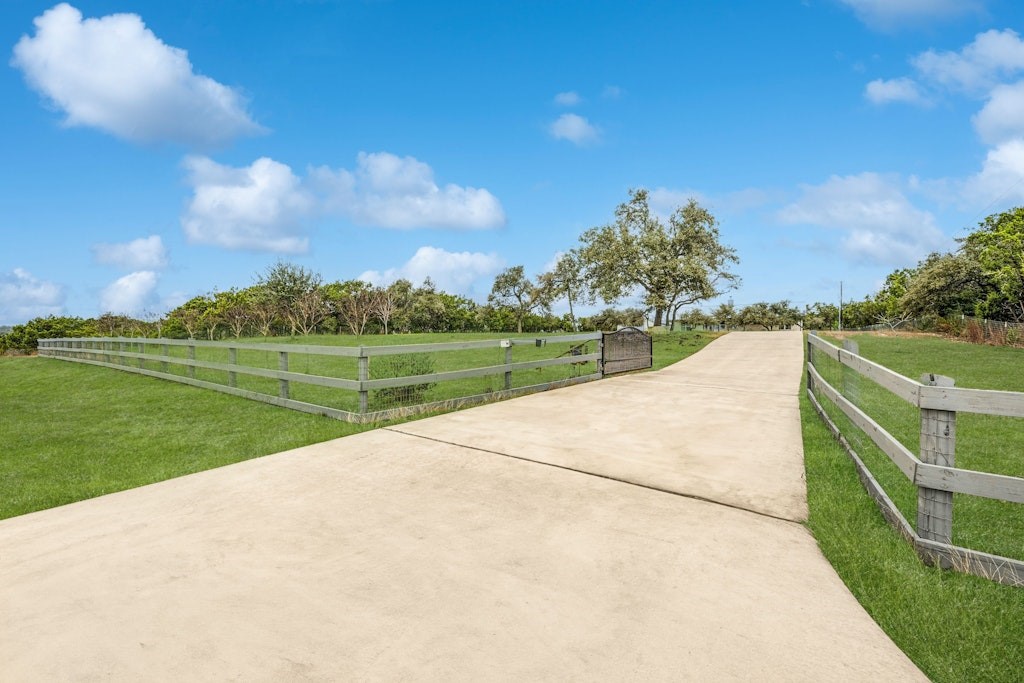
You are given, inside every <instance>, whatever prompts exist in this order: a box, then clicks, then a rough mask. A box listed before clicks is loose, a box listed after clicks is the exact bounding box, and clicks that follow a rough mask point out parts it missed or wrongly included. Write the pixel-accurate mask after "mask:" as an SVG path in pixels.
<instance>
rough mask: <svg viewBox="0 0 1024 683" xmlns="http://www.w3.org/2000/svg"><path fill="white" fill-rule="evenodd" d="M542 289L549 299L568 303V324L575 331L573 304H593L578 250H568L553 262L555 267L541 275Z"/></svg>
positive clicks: (592, 297) (592, 295)
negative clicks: (563, 299) (545, 290)
mask: <svg viewBox="0 0 1024 683" xmlns="http://www.w3.org/2000/svg"><path fill="white" fill-rule="evenodd" d="M541 280H542V285H541V286H542V287H544V288H546V289H547V290H548V291H549V293H550V295H551V299H552V300H555V299H561V298H563V297H564V298H565V300H566V301H567V302H568V303H569V324H570V327H571V329H573V330H576V329H577V327H578V325H577V323H576V312H575V311H574V310H573V304H577V303H580V304H593V303H594V294H593V292H592V291H591V289H590V288H589V287H587V280H586V276H585V274H584V272H583V260H582V258H581V256H580V252H579V250H578V249H570V250H569V251H567V252H565V253H564V254H562V255H561V256H559V257H558V260H557V261H556V262H555V267H554V268H552V269H551V271H550V272H547V273H544V274H543V275H541Z"/></svg>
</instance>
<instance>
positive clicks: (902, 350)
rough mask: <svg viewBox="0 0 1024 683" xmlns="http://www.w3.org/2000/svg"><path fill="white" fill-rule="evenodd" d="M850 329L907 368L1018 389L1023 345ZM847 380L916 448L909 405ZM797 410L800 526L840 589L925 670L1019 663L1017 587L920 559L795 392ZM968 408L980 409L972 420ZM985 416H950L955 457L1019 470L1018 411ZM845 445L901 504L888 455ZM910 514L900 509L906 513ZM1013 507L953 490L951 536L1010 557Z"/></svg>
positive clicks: (868, 351)
mask: <svg viewBox="0 0 1024 683" xmlns="http://www.w3.org/2000/svg"><path fill="white" fill-rule="evenodd" d="M855 338H856V341H857V342H858V344H859V346H860V353H861V355H862V356H864V357H866V358H869V359H871V360H873V361H875V362H878V363H880V364H882V365H885V366H887V367H889V368H891V369H893V370H896V371H897V372H900V373H901V374H904V375H906V376H909V377H912V378H919V376H920V375H921V374H923V373H924V372H934V373H938V374H944V375H947V376H952V377H954V378H955V379H956V380H957V385H958V386H965V387H973V388H991V389H1004V390H1024V387H1022V386H1020V380H1021V378H1020V377H1012V375H1013V374H1015V373H1013V372H1011V371H1009V368H1013V367H1019V366H1020V363H1021V362H1022V361H1024V351H1022V350H1019V349H1007V348H994V347H983V346H971V345H968V344H960V343H956V342H951V341H946V340H943V339H938V338H932V337H925V336H920V337H913V338H899V337H882V336H878V335H857V336H856V337H855ZM831 372H832V374H831V376H828V375H826V379H828V380H829V381H830V382H831V383H833V384H834V386H837V387H840V386H842V373H841V371H839V370H838V369H837V368H832V369H831ZM823 374H825V373H824V372H823ZM854 386H856V389H855V390H854V392H853V393H855V394H856V397H857V403H858V404H859V405H861V406H862V408H865V409H867V410H868V412H869V413H870V414H872V415H875V414H876V413H877V414H879V415H881V416H883V419H882V420H881V421H882V422H883V426H886V428H887V429H889V430H890V431H891V433H893V435H894V436H897V438H899V439H901V441H902V442H904V443H905V445H907V446H908V447H909V448H911V450H912V451H914V452H916V451H917V445H918V444H917V436H916V430H917V429H918V426H917V417H916V410H913V409H912V408H910V407H909V406H907V407H906V408H904V407H902V406H901V405H899V404H900V403H901V402H900V401H898V400H896V401H895V402H893V401H891V400H890V399H887V398H885V397H884V396H883V395H882V394H880V393H876V392H875V391H874V390H873V389H872V388H871V386H870V383H869V382H860V383H857V384H855V385H854ZM883 393H884V392H883ZM826 405H827V404H826ZM872 410H873V411H874V412H872ZM831 412H832V411H830V413H831ZM801 414H802V420H803V435H804V458H805V463H806V470H807V488H808V503H809V507H810V521H809V523H808V526H809V527H810V528H811V530H812V532H813V533H814V535H815V538H816V539H817V540H818V544H819V546H820V547H821V549H822V551H823V553H824V554H825V556H826V557H827V558H828V559H829V561H830V562H831V563H832V565H833V566H834V567H835V569H836V571H837V573H838V574H839V575H840V576H841V577H842V579H843V581H844V582H845V583H846V585H847V586H848V587H849V588H850V590H851V592H852V593H853V594H854V595H855V596H856V597H857V599H858V600H859V601H860V602H861V604H862V605H864V607H865V609H867V611H868V612H869V613H870V614H871V616H872V617H873V618H874V619H875V621H877V622H878V624H879V625H880V626H881V627H882V628H883V629H884V630H885V631H886V632H887V633H888V634H889V636H890V637H891V638H892V639H893V640H894V641H895V642H896V644H897V645H899V646H900V648H902V649H903V651H904V652H906V653H907V654H908V655H909V656H910V658H911V659H913V660H914V662H915V663H916V664H917V665H918V666H919V667H921V669H922V670H923V671H924V672H925V673H926V674H927V675H928V676H929V677H930V678H931V679H932V680H935V681H1007V682H1009V681H1019V680H1020V676H1021V671H1024V589H1020V588H1013V587H1010V586H1002V585H999V584H995V583H992V582H990V581H988V580H986V579H981V578H977V577H973V576H966V575H963V574H957V573H954V572H948V571H942V570H939V569H935V568H931V567H926V566H924V565H923V564H922V563H921V562H920V560H919V559H918V558H917V555H916V554H915V553H914V551H913V549H912V548H911V546H910V545H909V544H908V543H906V542H905V541H904V540H903V539H902V538H900V537H899V536H898V535H897V534H896V532H895V531H893V530H892V529H891V528H890V527H889V526H888V525H887V524H886V522H885V520H884V519H883V518H882V515H881V513H880V512H879V511H878V508H877V507H876V506H875V503H874V502H873V501H872V500H871V499H870V498H869V497H868V495H867V493H866V492H865V491H864V489H863V487H862V486H861V484H860V481H859V480H858V478H857V474H856V470H855V469H854V467H853V463H852V462H850V460H849V458H848V457H847V455H846V453H845V452H844V451H843V450H842V448H841V447H840V446H839V444H838V443H837V442H836V441H835V440H834V439H833V438H832V435H831V433H830V432H829V431H828V430H827V428H826V427H825V425H824V424H823V423H822V421H821V419H820V418H819V417H818V415H817V414H816V413H815V412H814V409H813V408H812V407H811V405H810V402H809V401H808V400H807V399H806V397H804V396H801ZM968 418H970V419H968ZM975 418H982V419H981V420H980V422H978V423H974V422H973V420H974V419H975ZM833 419H836V418H835V416H834V417H833ZM989 419H991V418H985V416H976V415H975V416H967V415H962V416H958V433H957V442H958V443H957V454H958V464H960V463H962V466H970V467H974V468H975V469H983V470H987V471H996V472H1001V473H1005V474H1016V475H1017V476H1020V474H1019V472H1020V466H1021V457H1022V456H1021V455H1020V454H1021V453H1022V452H1024V451H1022V449H1021V445H1024V420H1018V421H1013V420H1006V419H1002V418H996V419H995V422H994V423H988V420H989ZM837 423H838V424H840V426H841V427H842V429H843V430H844V432H847V433H850V434H855V431H854V429H853V428H851V427H850V425H849V424H848V423H846V424H844V423H843V422H841V421H838V420H837ZM961 446H963V448H962V449H961ZM855 448H856V449H857V451H858V453H859V454H860V455H861V456H862V458H864V460H865V461H866V462H867V463H868V466H869V467H870V468H871V469H872V472H873V473H874V474H875V476H876V478H878V479H879V481H880V482H881V483H882V485H883V486H884V487H885V488H886V490H887V491H888V492H889V494H890V496H891V497H893V498H894V500H895V501H896V502H897V503H898V504H899V506H900V508H901V510H902V511H903V512H904V514H907V513H908V512H913V510H914V509H915V508H916V497H914V498H911V494H913V490H912V489H913V487H910V486H909V483H907V481H906V479H905V478H903V475H902V474H900V473H899V471H898V470H896V468H895V466H893V465H891V464H890V463H889V461H888V458H886V457H885V456H884V455H882V454H880V452H878V451H877V449H875V448H874V446H873V445H869V444H868V443H867V442H866V440H865V439H863V438H856V437H855ZM961 453H962V457H961ZM1014 454H1016V455H1014ZM908 489H910V490H908ZM979 501H980V502H979ZM993 502H994V501H993ZM915 516H916V515H914V514H911V515H910V516H909V519H910V520H911V523H913V521H914V519H915ZM1022 517H1024V510H1022V509H1021V506H1020V505H1015V504H1012V503H1001V504H997V505H995V506H993V505H991V504H990V502H989V501H985V500H984V499H978V498H973V497H970V496H959V495H958V496H957V497H956V501H955V512H954V519H955V522H954V534H955V538H954V540H955V542H957V543H960V544H963V545H968V546H969V547H979V545H980V546H985V547H984V548H980V549H988V550H990V551H1003V554H1009V555H1011V556H1017V557H1020V556H1021V555H1020V548H1021V542H1022V534H1021V531H1020V528H1021V527H1020V523H1021V518H1022Z"/></svg>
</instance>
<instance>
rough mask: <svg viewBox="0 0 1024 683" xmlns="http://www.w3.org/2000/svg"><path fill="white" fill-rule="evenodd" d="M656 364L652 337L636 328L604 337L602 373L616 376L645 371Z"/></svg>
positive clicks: (626, 328)
mask: <svg viewBox="0 0 1024 683" xmlns="http://www.w3.org/2000/svg"><path fill="white" fill-rule="evenodd" d="M653 363H654V357H653V344H652V339H651V335H649V334H647V333H646V332H644V331H643V330H639V329H637V328H635V327H624V328H622V329H621V330H619V331H618V332H608V333H606V334H605V335H604V336H603V337H602V343H601V367H602V370H601V373H602V374H604V375H614V374H616V373H619V372H629V371H630V370H644V369H646V368H649V367H651V365H653Z"/></svg>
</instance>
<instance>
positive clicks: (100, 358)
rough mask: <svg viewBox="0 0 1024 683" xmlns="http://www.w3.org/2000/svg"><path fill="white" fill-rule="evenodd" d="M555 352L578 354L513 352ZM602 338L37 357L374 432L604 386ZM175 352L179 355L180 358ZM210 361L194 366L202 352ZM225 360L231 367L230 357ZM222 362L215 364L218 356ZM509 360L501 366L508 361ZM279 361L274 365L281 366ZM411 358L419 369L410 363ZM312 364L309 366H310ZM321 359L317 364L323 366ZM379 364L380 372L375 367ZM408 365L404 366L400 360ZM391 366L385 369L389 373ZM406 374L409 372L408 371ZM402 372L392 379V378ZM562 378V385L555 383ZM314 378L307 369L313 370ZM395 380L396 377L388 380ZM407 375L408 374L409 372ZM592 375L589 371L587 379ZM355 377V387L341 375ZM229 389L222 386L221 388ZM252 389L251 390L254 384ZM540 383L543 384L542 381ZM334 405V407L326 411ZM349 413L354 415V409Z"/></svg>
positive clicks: (185, 344) (95, 350) (45, 352)
mask: <svg viewBox="0 0 1024 683" xmlns="http://www.w3.org/2000/svg"><path fill="white" fill-rule="evenodd" d="M549 343H550V344H551V345H552V347H555V348H560V347H561V346H565V345H572V346H570V349H571V350H572V353H566V354H563V355H562V356H558V357H553V358H552V357H532V358H529V359H525V360H514V359H513V349H514V348H515V347H521V348H522V349H523V350H522V351H521V352H520V353H528V351H527V349H533V350H534V351H533V352H532V354H531V355H533V356H536V355H537V354H538V353H543V349H544V348H545V347H547V346H548V344H549ZM590 343H593V344H594V346H595V350H594V351H593V352H587V350H586V349H585V348H584V347H585V346H586V345H588V344H590ZM600 344H601V333H600V332H595V333H584V334H571V335H558V336H548V337H531V338H529V339H522V338H513V339H488V340H473V341H461V342H446V343H436V344H400V345H391V346H355V347H346V346H321V345H311V344H275V343H266V344H264V343H252V342H212V341H199V340H194V339H187V340H181V339H147V338H135V337H75V338H67V337H61V338H54V339H40V340H39V347H38V348H39V355H40V356H47V357H50V358H57V359H61V360H69V361H74V362H79V363H86V364H90V365H97V366H102V367H108V368H114V369H118V370H124V371H127V372H134V373H137V374H142V375H146V376H150V377H159V378H163V379H169V380H172V381H175V382H181V383H184V384H189V385H192V386H198V387H203V388H206V389H213V390H215V391H221V392H224V393H228V394H232V395H235V396H241V397H244V398H249V399H253V400H258V401H263V402H265V403H271V404H274V405H278V406H283V407H286V408H292V409H294V410H301V411H303V412H309V413H316V414H321V415H326V416H328V417H332V418H335V419H339V420H344V421H347V422H357V423H366V422H376V421H381V420H386V419H390V418H393V417H397V416H399V415H409V414H415V413H420V412H427V411H430V410H439V409H446V408H450V407H455V406H461V405H471V404H474V403H482V402H485V401H490V400H497V399H501V398H507V397H510V396H516V395H520V394H525V393H532V392H535V391H543V390H546V389H551V388H556V387H560V386H567V385H570V384H576V383H579V382H586V381H591V380H594V379H598V378H600V377H601V364H600V361H601V353H600V348H599V347H600ZM172 349H177V353H178V354H181V353H182V352H183V353H184V355H175V352H174V351H172ZM487 349H496V350H501V352H503V354H502V353H499V355H498V356H496V357H495V359H496V360H498V359H500V360H502V361H503V362H498V363H490V364H484V365H475V366H473V367H457V368H453V369H447V370H442V371H439V372H434V371H428V372H422V371H421V370H422V369H423V368H424V367H427V366H430V367H432V365H433V363H432V361H431V362H430V363H428V364H426V365H424V363H422V362H417V361H416V360H415V359H417V358H418V359H422V358H424V357H426V356H435V355H437V356H441V355H445V354H450V353H453V352H455V353H458V352H473V351H477V352H481V351H482V352H486V350H487ZM197 350H200V353H201V354H208V357H207V358H205V359H204V358H197V357H196V352H197ZM225 352H226V359H225V358H223V357H220V356H223V355H224V354H225ZM239 352H248V353H250V354H255V355H258V354H263V356H262V358H263V359H264V360H265V361H266V362H265V363H264V365H274V364H276V366H277V367H276V369H275V368H274V367H259V366H258V365H251V364H245V363H241V362H239ZM214 355H217V356H218V357H217V358H213V357H212V356H214ZM502 355H503V358H502V357H501V356H502ZM274 356H276V363H274V362H273V361H274V358H273V357H274ZM297 357H298V358H303V357H304V359H305V364H306V365H307V366H309V365H313V366H315V370H314V371H306V372H299V371H297V370H296V367H295V366H296V364H295V359H296V358H297ZM410 358H413V359H414V360H411V361H410V360H408V359H410ZM311 359H312V360H311ZM316 359H319V360H316ZM373 359H377V364H376V365H375V364H373ZM403 359H404V360H403ZM389 363H390V364H391V365H388V364H389ZM403 364H404V365H403ZM396 367H397V368H398V369H397V370H395V369H394V368H396ZM378 368H384V369H385V371H384V372H383V374H384V375H385V376H374V371H376V370H377V369H378ZM559 368H561V369H562V370H564V372H563V373H562V375H563V376H555V375H554V374H552V373H555V374H557V373H558V372H559V370H558V369H559ZM197 370H201V371H204V373H205V375H207V376H205V377H197V373H196V371H197ZM307 370H308V367H307ZM389 370H391V371H389ZM403 370H409V371H408V372H404V371H403ZM588 370H590V371H588ZM528 371H536V372H537V373H544V372H547V373H548V374H547V375H546V376H541V375H537V376H536V377H535V376H532V375H530V374H529V372H528ZM345 374H348V375H350V376H349V377H345V376H342V375H345ZM524 374H525V375H527V378H526V381H525V382H519V383H518V384H517V383H516V382H514V381H513V377H514V375H515V376H519V377H522V376H523V375H524ZM240 378H256V380H260V379H261V380H265V381H266V380H269V381H276V382H277V384H276V387H274V389H273V390H272V389H271V388H270V387H268V386H267V385H266V384H264V385H261V386H259V387H256V388H245V387H240V386H239V380H240ZM477 378H484V379H486V380H487V383H486V385H481V384H476V385H473V386H472V387H471V388H470V390H469V393H466V391H465V390H463V392H462V394H460V393H459V390H458V389H453V390H452V391H450V392H441V393H442V395H443V397H442V398H440V399H439V400H422V399H424V398H425V396H426V395H427V394H428V393H429V391H428V390H429V389H430V388H432V387H435V386H440V385H442V384H444V385H445V386H452V385H453V384H455V383H457V382H459V381H462V380H474V379H477ZM221 380H223V381H221ZM256 380H248V381H256ZM536 380H539V381H536ZM293 385H307V386H311V387H319V388H323V389H330V390H335V391H337V390H340V391H342V392H344V394H345V396H346V397H347V398H345V399H344V400H337V399H330V400H316V399H317V398H320V399H324V398H326V397H325V395H323V394H315V395H313V396H312V399H311V400H299V399H297V398H296V396H295V395H294V393H295V388H296V387H294V386H293ZM372 396H376V397H380V398H381V401H383V402H385V403H386V405H385V406H384V407H383V408H380V407H378V408H379V409H371V402H370V399H371V397H372ZM325 403H333V404H334V405H325ZM348 404H351V405H348Z"/></svg>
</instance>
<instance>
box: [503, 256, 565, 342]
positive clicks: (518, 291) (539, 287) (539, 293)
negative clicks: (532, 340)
mask: <svg viewBox="0 0 1024 683" xmlns="http://www.w3.org/2000/svg"><path fill="white" fill-rule="evenodd" d="M487 301H488V302H489V303H490V304H491V305H492V306H495V307H501V306H504V307H507V308H510V309H511V310H512V311H513V314H514V315H515V319H516V332H520V333H521V332H522V331H523V319H524V318H525V317H526V315H527V314H528V313H531V312H533V311H535V310H541V311H543V312H545V313H546V312H547V311H548V309H549V307H550V305H551V289H550V287H549V286H548V283H547V282H546V281H545V280H544V279H543V278H541V279H540V280H539V282H538V283H536V284H535V283H533V282H531V281H530V279H529V278H528V277H526V274H525V271H524V269H523V266H512V267H511V268H506V269H505V270H503V271H501V272H500V273H498V276H497V277H495V278H494V285H493V286H492V287H491V293H490V295H489V296H488V297H487Z"/></svg>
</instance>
